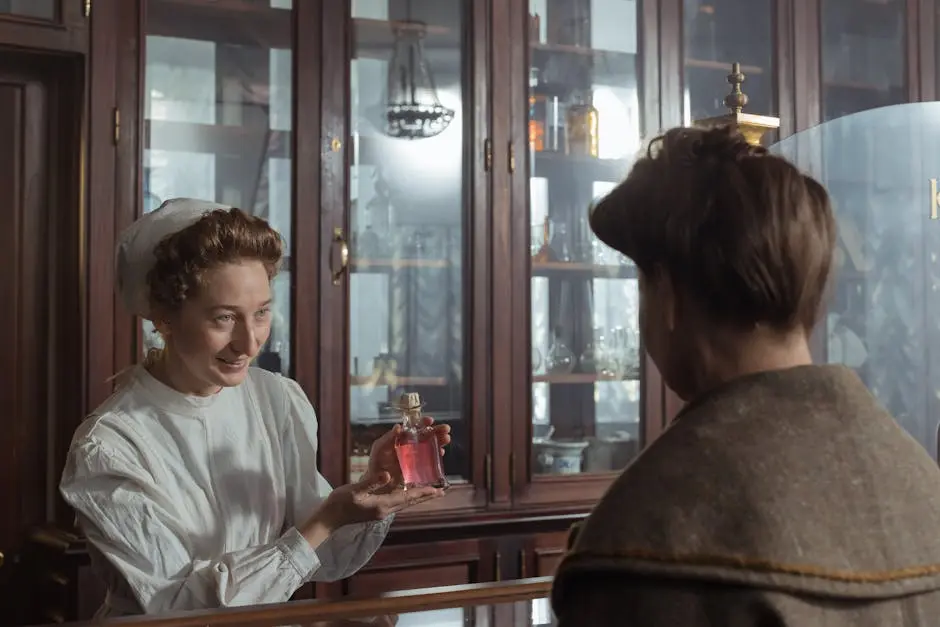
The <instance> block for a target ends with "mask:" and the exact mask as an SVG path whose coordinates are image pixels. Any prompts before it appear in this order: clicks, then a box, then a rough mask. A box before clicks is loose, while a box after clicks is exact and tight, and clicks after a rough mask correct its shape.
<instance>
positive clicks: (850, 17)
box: [820, 0, 908, 121]
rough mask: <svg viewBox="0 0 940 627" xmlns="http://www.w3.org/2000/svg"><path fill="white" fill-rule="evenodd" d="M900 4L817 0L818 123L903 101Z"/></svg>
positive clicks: (903, 12) (903, 19) (902, 5)
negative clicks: (820, 74) (818, 20)
mask: <svg viewBox="0 0 940 627" xmlns="http://www.w3.org/2000/svg"><path fill="white" fill-rule="evenodd" d="M905 4H906V3H905V2H902V1H901V0H883V1H879V2H862V1H860V0H820V59H821V69H822V86H823V89H822V119H823V121H826V120H832V119H834V118H838V117H841V116H843V115H849V114H850V113H855V112H858V111H864V110H866V109H875V108H877V107H885V106H888V105H892V104H899V103H902V102H907V100H908V93H907V78H906V74H907V72H906V68H905V49H906V36H905V29H906V26H905V24H906V22H907V19H906V14H907V11H906V10H905Z"/></svg>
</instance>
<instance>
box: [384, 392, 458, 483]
mask: <svg viewBox="0 0 940 627" xmlns="http://www.w3.org/2000/svg"><path fill="white" fill-rule="evenodd" d="M422 407H424V403H423V402H421V395H420V394H417V393H414V392H408V393H405V394H402V395H401V397H400V398H399V399H398V407H397V408H396V409H397V410H398V412H399V413H400V414H401V433H399V434H398V436H397V437H396V438H395V453H396V454H397V455H398V464H399V466H401V474H402V478H403V482H404V488H405V489H406V490H407V489H409V488H423V487H434V488H447V487H449V486H450V484H449V483H448V482H447V477H446V476H445V475H444V465H443V463H442V462H441V445H440V444H439V443H438V441H437V433H436V432H435V431H434V427H432V426H429V425H425V424H423V414H422V411H421V408H422Z"/></svg>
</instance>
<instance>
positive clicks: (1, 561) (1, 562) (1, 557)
mask: <svg viewBox="0 0 940 627" xmlns="http://www.w3.org/2000/svg"><path fill="white" fill-rule="evenodd" d="M0 567H3V551H0Z"/></svg>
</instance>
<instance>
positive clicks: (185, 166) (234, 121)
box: [142, 0, 292, 374]
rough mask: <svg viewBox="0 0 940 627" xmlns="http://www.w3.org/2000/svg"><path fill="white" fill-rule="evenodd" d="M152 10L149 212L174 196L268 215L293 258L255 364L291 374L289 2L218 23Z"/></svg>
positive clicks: (155, 6)
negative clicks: (260, 27) (256, 29)
mask: <svg viewBox="0 0 940 627" xmlns="http://www.w3.org/2000/svg"><path fill="white" fill-rule="evenodd" d="M146 7H147V15H146V21H145V24H146V28H147V36H146V52H145V55H146V65H145V69H144V83H145V85H144V118H145V133H144V138H145V143H144V151H143V181H142V188H143V189H142V194H143V198H142V207H143V210H144V211H151V210H153V209H155V208H156V207H158V206H159V205H160V203H162V202H163V201H165V200H167V199H170V198H175V197H190V198H200V199H204V200H213V201H216V202H219V203H222V204H225V205H231V206H235V207H239V208H240V209H243V210H245V211H247V212H249V213H252V214H254V215H257V216H261V217H263V218H264V219H266V220H267V221H268V222H269V223H270V224H271V226H272V227H274V228H275V229H277V230H278V231H279V232H280V233H281V235H282V236H283V238H284V246H285V248H284V249H285V260H284V263H283V264H282V270H281V272H280V273H279V275H278V277H277V278H276V279H275V281H274V285H273V290H274V297H275V300H274V303H275V304H274V318H273V321H272V328H271V337H270V339H269V340H268V342H267V344H266V345H265V346H264V348H263V349H262V354H261V355H259V357H258V360H257V362H256V365H258V366H260V367H262V368H266V369H268V370H272V371H276V372H282V373H284V374H287V373H288V372H289V371H290V344H291V342H290V274H291V270H292V268H291V261H290V257H289V254H290V247H291V205H290V203H291V147H290V146H291V137H290V133H291V115H292V113H291V106H292V105H291V62H292V61H291V12H290V7H291V4H290V2H289V0H287V1H285V0H281V1H279V2H271V5H270V6H264V5H261V4H257V3H255V5H253V6H252V7H251V8H250V9H247V10H242V9H239V10H237V11H236V10H234V9H228V8H225V7H224V6H220V7H219V8H218V9H214V10H213V15H212V17H213V19H212V20H207V19H205V17H204V15H203V14H204V12H205V10H204V9H200V11H201V12H200V13H198V14H194V15H193V16H187V15H186V12H187V8H186V5H184V4H181V3H179V2H170V1H168V0H150V1H149V2H147V3H146ZM195 9H199V8H198V7H194V10H195ZM197 17H198V18H199V19H196V18H197ZM188 20H189V22H188V23H187V21H188ZM246 22H264V23H265V24H266V25H269V26H271V29H270V30H269V31H266V37H268V38H267V39H266V40H265V43H262V42H260V41H253V40H251V39H250V38H247V37H246V36H245V33H246V32H251V29H245V28H237V26H238V25H239V24H240V23H246ZM271 41H273V42H275V43H276V47H272V46H271V45H270V44H269V43H268V42H271ZM143 337H144V347H143V348H144V352H146V350H147V349H148V348H150V347H151V346H154V345H158V344H159V341H160V340H159V336H158V335H157V334H156V333H155V332H154V331H153V327H152V325H150V323H144V327H143Z"/></svg>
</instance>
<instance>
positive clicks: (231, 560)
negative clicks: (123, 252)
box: [60, 366, 391, 616]
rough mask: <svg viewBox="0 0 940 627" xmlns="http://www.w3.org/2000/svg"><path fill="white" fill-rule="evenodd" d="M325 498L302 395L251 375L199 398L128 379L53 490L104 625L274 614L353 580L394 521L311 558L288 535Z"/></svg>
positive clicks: (340, 537)
mask: <svg viewBox="0 0 940 627" xmlns="http://www.w3.org/2000/svg"><path fill="white" fill-rule="evenodd" d="M329 454H342V453H341V452H340V451H332V452H330V453H329ZM331 489H332V488H331V487H330V485H329V483H327V481H326V480H325V479H324V478H323V476H322V475H321V474H320V472H319V470H318V469H317V417H316V413H315V412H314V409H313V407H312V406H311V404H310V402H309V401H308V400H307V397H306V395H305V394H304V392H303V390H301V388H300V386H299V385H298V384H297V383H296V382H295V381H293V380H291V379H289V378H287V377H282V376H279V375H275V374H271V373H269V372H267V371H264V370H261V369H257V368H251V369H250V370H249V374H248V376H247V377H246V379H245V381H244V382H243V383H242V384H241V385H239V386H237V387H232V388H224V389H222V391H221V392H219V393H218V394H215V395H214V396H209V397H199V396H188V395H184V394H180V393H179V392H176V391H175V390H173V389H171V388H169V387H168V386H166V385H164V384H163V383H161V382H159V381H158V380H157V379H155V378H154V377H153V376H152V375H150V373H149V372H147V370H146V369H145V368H144V367H143V366H137V367H135V368H134V369H133V370H132V371H131V373H129V376H128V380H127V381H126V382H125V383H123V385H122V386H121V387H120V389H119V390H118V391H117V392H115V394H114V395H112V396H111V398H109V399H108V400H107V401H105V403H103V404H102V406H101V407H99V408H98V410H97V411H96V412H95V413H94V414H93V415H92V416H90V417H89V418H88V419H87V420H85V421H84V422H83V423H82V424H81V425H80V427H79V428H78V430H77V431H76V433H75V436H74V438H73V440H72V445H71V448H70V450H69V455H68V459H67V462H66V465H65V470H64V472H63V476H62V480H61V484H60V491H61V493H62V495H63V497H64V498H65V500H66V501H67V502H68V503H69V504H70V505H71V506H72V507H74V508H75V510H76V512H77V514H78V520H79V524H80V525H81V527H82V529H83V531H84V533H85V534H86V536H87V538H88V540H89V542H90V543H91V548H92V549H93V551H92V556H93V559H94V561H95V566H96V569H97V570H98V572H100V573H101V574H102V575H103V576H104V578H105V580H106V582H107V584H108V597H107V600H106V601H105V604H104V606H103V607H102V608H101V610H100V611H99V613H98V615H99V616H116V615H122V614H134V613H141V612H143V613H147V614H152V613H158V612H165V611H171V610H192V609H206V608H217V607H227V606H237V605H251V604H260V603H277V602H282V601H286V600H288V599H289V598H290V596H291V595H292V594H293V593H294V592H295V591H296V590H297V588H299V587H300V586H301V585H303V584H304V583H306V582H309V581H314V580H316V581H333V580H336V579H341V578H344V577H347V576H349V575H351V574H353V573H355V572H356V571H357V570H359V569H360V568H361V567H362V566H363V565H364V564H365V563H366V562H368V561H369V559H370V558H371V557H372V555H373V554H374V553H375V551H376V550H377V549H378V547H379V546H380V545H381V543H382V541H383V540H384V539H385V536H386V534H387V532H388V527H389V525H390V524H391V517H389V518H387V519H386V520H384V521H380V522H376V523H369V524H357V525H349V526H346V527H343V528H341V529H339V530H338V531H337V532H336V533H334V534H333V535H332V536H331V537H330V538H329V539H328V540H327V541H326V542H325V543H324V544H322V545H321V546H319V547H317V548H316V549H313V548H312V547H311V546H310V544H309V543H308V542H307V541H306V540H305V539H304V538H303V536H302V535H301V534H300V532H299V531H298V530H297V528H296V526H295V525H299V524H302V523H303V522H304V521H305V520H306V519H307V518H308V517H309V516H310V515H311V514H312V513H313V511H314V510H315V509H316V508H317V506H318V505H319V504H320V503H321V502H322V501H323V500H324V498H326V496H327V495H329V493H330V491H331Z"/></svg>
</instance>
